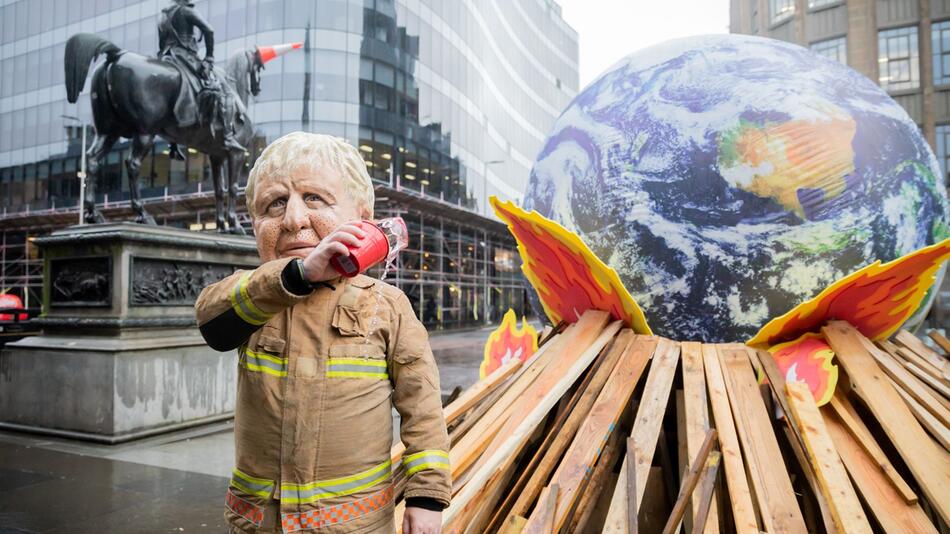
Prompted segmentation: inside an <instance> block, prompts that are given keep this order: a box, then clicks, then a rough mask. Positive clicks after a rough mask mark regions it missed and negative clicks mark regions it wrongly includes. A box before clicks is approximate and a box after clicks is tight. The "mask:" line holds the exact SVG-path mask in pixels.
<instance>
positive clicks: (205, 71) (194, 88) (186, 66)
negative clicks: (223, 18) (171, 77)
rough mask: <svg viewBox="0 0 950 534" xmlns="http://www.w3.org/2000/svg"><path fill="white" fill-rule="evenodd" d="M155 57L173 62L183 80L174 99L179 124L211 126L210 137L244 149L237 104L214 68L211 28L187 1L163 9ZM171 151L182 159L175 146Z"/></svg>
mask: <svg viewBox="0 0 950 534" xmlns="http://www.w3.org/2000/svg"><path fill="white" fill-rule="evenodd" d="M196 28H197V29H198V30H200V31H201V37H200V38H203V39H204V41H205V57H204V59H199V58H198V41H199V40H200V38H199V37H196V35H195V29H196ZM158 47H159V52H158V57H160V58H161V59H163V60H165V61H168V62H170V63H172V64H173V65H175V66H176V67H177V68H178V70H180V71H181V75H182V80H183V83H182V84H181V89H180V91H179V94H178V97H177V99H176V101H175V117H176V118H177V119H178V121H179V123H180V126H188V125H191V124H194V123H196V122H200V123H201V124H206V125H210V128H211V136H212V137H215V136H217V135H218V133H220V134H221V135H223V136H224V144H225V146H226V147H227V148H228V149H229V150H232V151H236V152H242V153H243V152H244V147H243V146H241V144H240V143H238V142H237V140H236V139H235V138H234V118H235V113H236V106H235V103H234V101H233V99H232V98H231V96H230V93H229V92H228V91H225V90H224V88H223V86H222V83H221V80H220V76H222V75H223V74H218V73H220V72H221V71H218V73H216V72H215V68H214V30H213V29H212V28H211V26H210V25H208V23H207V22H205V20H204V18H203V17H202V16H201V14H200V13H199V12H198V11H197V10H195V9H194V4H193V3H191V2H190V1H188V0H174V2H173V3H172V5H170V6H168V7H166V8H165V9H163V10H162V19H161V21H160V22H159V23H158ZM171 153H172V154H177V156H179V157H181V159H184V155H183V154H182V153H181V152H180V150H179V149H178V147H177V146H173V147H172V151H171Z"/></svg>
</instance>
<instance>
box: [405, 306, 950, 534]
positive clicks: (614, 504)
mask: <svg viewBox="0 0 950 534" xmlns="http://www.w3.org/2000/svg"><path fill="white" fill-rule="evenodd" d="M822 333H823V334H824V336H825V339H826V340H827V341H828V343H829V344H830V345H831V347H832V349H833V350H834V351H835V353H836V358H835V362H836V363H837V365H838V366H839V369H840V375H839V381H838V386H837V388H836V391H835V394H834V397H833V399H832V400H831V402H829V403H828V404H826V405H824V406H822V407H820V408H819V407H817V406H816V403H815V401H814V399H813V397H812V394H811V392H810V390H809V389H808V387H807V385H805V384H803V383H798V382H796V383H786V382H785V377H784V375H783V373H782V372H780V371H779V368H778V366H777V365H776V363H775V361H774V360H773V359H772V358H771V356H770V355H769V353H768V352H765V351H757V350H754V349H752V348H750V347H747V346H745V345H741V344H703V343H697V342H676V341H671V340H669V339H665V338H661V337H655V336H642V335H636V334H634V333H633V332H632V331H631V330H629V329H626V328H623V327H622V325H621V324H620V323H619V322H611V321H610V317H609V315H608V314H606V313H603V312H598V311H589V312H587V313H585V314H584V315H583V316H582V317H581V319H580V320H579V321H578V322H577V323H575V324H573V325H570V326H569V327H567V328H565V329H563V331H560V332H559V333H554V334H552V335H551V336H549V337H548V338H547V339H544V340H542V344H541V347H540V349H539V351H538V352H537V353H536V354H535V355H534V356H533V357H532V358H531V359H529V360H528V361H526V362H524V363H522V362H520V361H512V362H509V363H507V364H506V365H504V366H503V367H501V368H500V369H498V370H497V371H495V372H494V373H493V374H491V375H490V376H488V377H486V378H485V379H484V380H482V381H480V382H479V383H477V384H476V385H475V386H473V387H472V388H471V389H470V390H468V391H466V392H465V393H463V394H462V395H461V396H460V397H459V398H458V399H456V400H455V401H454V402H452V403H451V404H450V405H449V406H447V407H446V408H445V415H446V421H447V423H448V426H449V434H450V438H451V441H452V449H451V452H450V459H451V468H452V476H453V480H454V488H453V491H454V497H453V502H452V505H451V506H450V507H449V508H448V509H447V510H446V511H445V513H444V514H443V520H444V529H443V531H444V532H450V533H462V532H465V533H468V532H505V533H518V532H525V533H532V534H533V533H545V534H547V533H554V532H611V533H625V532H648V533H653V532H674V531H678V530H680V529H683V530H684V531H690V532H705V533H716V532H741V533H758V532H761V531H765V532H796V533H797V532H801V533H804V532H907V533H928V532H932V533H937V532H946V531H947V524H948V523H950V440H948V437H950V387H948V386H950V381H948V378H950V375H948V373H950V369H948V364H947V355H946V354H942V353H941V352H938V351H937V350H933V349H931V348H929V347H928V346H927V345H925V344H924V343H923V342H922V341H921V340H920V339H918V338H916V337H914V336H913V335H912V334H909V333H907V332H900V333H898V334H897V335H896V336H895V337H894V338H893V340H892V341H884V342H881V343H879V344H875V343H873V342H871V341H869V340H868V339H866V338H865V337H864V336H862V335H861V334H860V333H859V332H858V331H857V330H855V329H854V328H853V327H851V326H850V325H849V324H847V323H843V322H831V323H828V324H827V325H825V327H824V328H823V329H822ZM931 337H932V338H933V340H934V342H935V343H936V344H937V346H939V347H942V352H947V351H948V349H950V342H948V341H947V340H946V339H945V338H943V337H942V336H939V335H937V334H935V333H934V335H932V336H931ZM400 456H401V447H400V446H398V445H397V447H395V448H394V449H393V459H394V460H395V461H398V459H399V457H400ZM395 461H394V465H398V464H397V463H396V462H395ZM402 480H403V478H402V476H401V474H400V473H398V472H397V474H396V484H397V492H398V490H399V486H400V485H401V483H402ZM401 513H402V505H400V506H399V507H397V525H401V523H402V521H401Z"/></svg>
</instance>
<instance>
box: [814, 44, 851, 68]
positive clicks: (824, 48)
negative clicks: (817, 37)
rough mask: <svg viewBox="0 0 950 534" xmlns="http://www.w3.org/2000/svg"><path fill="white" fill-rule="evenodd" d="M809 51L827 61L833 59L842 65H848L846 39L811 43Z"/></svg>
mask: <svg viewBox="0 0 950 534" xmlns="http://www.w3.org/2000/svg"><path fill="white" fill-rule="evenodd" d="M811 49H812V50H813V51H815V52H818V53H819V54H821V55H823V56H825V57H826V58H828V59H833V60H835V61H838V62H840V63H842V64H844V65H847V64H848V39H847V38H846V37H838V38H837V39H827V40H825V41H818V42H817V43H812V44H811Z"/></svg>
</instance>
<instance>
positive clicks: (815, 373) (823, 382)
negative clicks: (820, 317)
mask: <svg viewBox="0 0 950 534" xmlns="http://www.w3.org/2000/svg"><path fill="white" fill-rule="evenodd" d="M769 353H771V354H772V358H774V359H775V364H776V365H777V366H778V368H779V370H780V371H782V374H783V375H785V381H786V382H805V383H806V384H808V389H810V390H811V394H812V396H813V397H814V398H815V403H816V404H817V405H818V406H823V405H824V404H826V403H828V402H829V401H830V400H831V396H832V395H833V394H834V392H835V386H836V385H837V384H838V366H837V365H835V364H834V363H832V359H833V358H834V356H835V353H834V351H833V350H831V347H830V346H828V343H827V342H825V338H824V336H822V335H821V334H815V333H811V332H809V333H806V334H803V335H802V336H801V337H799V338H798V339H796V340H794V341H788V342H786V343H779V344H778V345H774V346H772V347H769Z"/></svg>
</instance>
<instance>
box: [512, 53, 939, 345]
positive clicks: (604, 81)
mask: <svg viewBox="0 0 950 534" xmlns="http://www.w3.org/2000/svg"><path fill="white" fill-rule="evenodd" d="M524 207H525V208H526V209H529V210H530V209H534V210H537V211H538V212H540V213H541V214H542V215H544V216H546V217H549V218H551V219H554V220H555V221H557V222H559V223H561V224H562V225H564V226H565V227H566V228H568V229H569V230H572V231H574V232H576V233H577V234H578V235H579V236H580V237H581V238H582V239H583V240H584V241H585V242H586V243H587V245H588V246H589V247H590V248H591V249H592V250H593V251H594V253H596V254H597V255H598V256H599V257H600V258H601V259H602V260H603V261H604V262H606V263H607V264H608V265H610V266H611V267H613V268H614V269H615V270H616V271H617V273H618V274H619V276H620V279H621V281H622V282H623V283H624V285H625V286H626V288H627V290H628V291H629V292H630V293H631V294H632V295H633V297H634V299H635V300H636V301H637V302H638V303H639V305H640V306H641V307H642V308H643V310H644V312H645V314H646V317H647V320H648V321H649V324H650V326H651V327H652V329H653V330H654V332H656V333H658V334H660V335H664V336H669V337H672V338H675V339H683V340H686V339H699V340H705V341H743V340H746V339H748V338H749V337H751V336H752V335H753V334H755V332H756V331H758V329H759V328H760V327H761V326H762V325H764V324H765V323H766V322H767V321H769V320H770V319H771V318H773V317H777V316H779V315H781V314H783V313H785V312H787V311H789V310H790V309H792V308H793V307H794V306H795V305H796V304H798V303H800V302H802V301H804V300H807V299H809V298H811V297H814V296H815V295H817V294H818V293H819V292H821V290H822V289H824V288H825V287H826V286H828V285H830V284H832V283H833V282H835V281H836V280H838V279H840V278H842V277H844V276H846V275H848V274H850V273H851V272H853V271H855V270H857V269H859V268H861V267H863V266H865V265H867V264H869V263H871V262H873V261H875V260H882V261H889V260H892V259H895V258H897V257H899V256H902V255H904V254H907V253H909V252H912V251H914V250H917V249H919V248H921V247H924V246H926V245H930V244H933V243H935V242H937V241H940V240H942V239H944V238H946V237H948V236H950V231H948V211H947V199H946V190H945V188H944V185H943V180H942V179H941V173H940V170H939V167H938V165H937V160H936V158H935V157H934V155H933V153H932V152H931V150H930V148H929V147H928V145H927V142H926V141H925V139H924V138H923V137H922V136H921V133H920V131H919V129H918V127H917V125H916V124H914V122H913V121H912V120H911V119H910V117H908V116H907V114H906V113H905V112H904V110H903V109H902V108H901V107H900V106H899V105H898V104H897V103H896V102H894V100H892V99H891V98H890V97H889V96H888V95H887V94H886V93H885V92H884V91H882V90H881V89H880V88H879V87H877V86H876V85H875V84H874V83H872V82H871V81H870V80H869V79H868V78H866V77H864V76H863V75H861V74H859V73H857V72H855V71H853V70H851V69H849V68H848V67H847V66H845V65H842V64H840V63H838V62H835V61H832V60H829V59H826V58H824V57H822V56H819V55H817V54H815V53H813V52H811V51H809V50H807V49H805V48H802V47H800V46H797V45H792V44H789V43H785V42H781V41H775V40H771V39H764V38H758V37H750V36H740V35H717V36H702V37H690V38H686V39H679V40H674V41H669V42H667V43H664V44H660V45H657V46H654V47H651V48H647V49H645V50H642V51H640V52H636V53H634V54H631V55H629V56H627V57H626V58H625V59H623V60H622V61H620V62H619V63H617V64H616V65H614V66H613V67H612V68H610V69H609V70H608V71H607V72H606V73H604V74H603V75H601V76H600V77H599V78H598V79H597V80H595V81H594V82H593V83H591V84H590V85H589V86H587V87H586V88H585V89H584V90H583V91H581V93H580V94H578V95H577V96H576V97H575V98H574V100H573V101H572V102H571V103H570V105H569V106H568V107H567V109H566V110H565V111H564V113H563V114H562V115H561V116H560V118H558V120H557V121H556V123H555V125H554V128H553V130H552V133H551V134H550V136H549V138H548V139H547V141H546V143H545V145H544V146H543V148H542V150H541V152H540V154H539V155H538V157H537V160H536V162H535V164H534V166H533V168H532V171H531V177H530V180H529V184H528V188H527V191H526V194H525V199H524ZM938 283H939V282H938ZM930 293H931V295H930V296H929V297H928V298H927V299H926V300H925V304H924V306H922V309H921V310H918V312H917V314H916V315H915V317H913V318H912V319H911V321H913V320H919V318H920V317H921V316H922V313H923V312H924V311H925V309H926V308H927V307H929V304H930V303H931V301H932V300H933V299H932V294H933V293H934V292H933V291H931V292H930Z"/></svg>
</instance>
